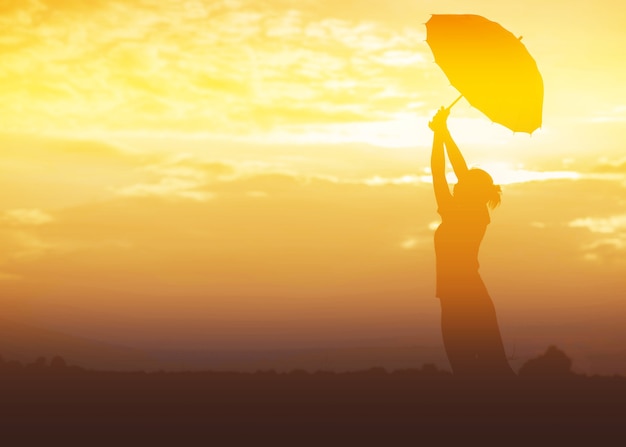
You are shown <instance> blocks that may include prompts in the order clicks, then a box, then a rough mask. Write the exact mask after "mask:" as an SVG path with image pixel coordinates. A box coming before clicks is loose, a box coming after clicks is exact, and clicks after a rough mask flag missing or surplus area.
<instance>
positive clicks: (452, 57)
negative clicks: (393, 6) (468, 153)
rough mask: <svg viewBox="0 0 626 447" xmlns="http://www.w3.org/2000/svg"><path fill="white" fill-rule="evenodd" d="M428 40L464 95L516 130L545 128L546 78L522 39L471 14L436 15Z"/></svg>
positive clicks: (430, 26) (494, 117) (436, 60)
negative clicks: (544, 99)
mask: <svg viewBox="0 0 626 447" xmlns="http://www.w3.org/2000/svg"><path fill="white" fill-rule="evenodd" d="M426 34H427V38H426V42H428V45H429V46H430V49H431V50H432V52H433V55H434V56H435V62H436V63H437V64H438V65H439V66H440V67H441V69H442V70H443V72H444V73H445V74H446V76H447V77H448V80H449V81H450V83H451V84H452V85H453V86H454V87H455V88H456V89H457V90H458V91H459V92H460V93H461V96H460V97H459V98H457V100H456V101H455V102H454V103H452V104H451V105H450V107H452V106H453V105H454V104H455V103H456V102H457V101H458V100H459V99H460V98H461V97H463V96H464V97H465V98H466V99H467V101H468V102H469V103H470V104H471V105H472V106H474V107H476V108H477V109H478V110H480V111H481V112H483V113H484V114H485V115H487V117H489V118H490V119H491V120H492V121H494V122H496V123H500V124H502V125H503V126H506V127H508V128H509V129H511V130H513V131H514V132H528V133H532V132H533V131H534V130H536V129H537V128H538V127H540V126H541V115H542V108H543V80H542V79H541V74H540V73H539V70H538V68H537V64H536V62H535V60H534V59H533V58H532V56H531V55H530V54H529V53H528V50H527V49H526V46H525V45H524V44H523V43H522V42H521V40H522V38H521V37H519V38H517V37H515V36H514V35H513V34H512V33H511V32H509V31H507V30H506V29H504V28H503V27H502V26H500V25H499V24H497V23H495V22H492V21H490V20H487V19H486V18H484V17H481V16H478V15H471V14H438V15H433V16H432V17H431V18H430V20H429V21H428V22H427V23H426Z"/></svg>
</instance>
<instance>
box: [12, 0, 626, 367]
mask: <svg viewBox="0 0 626 447" xmlns="http://www.w3.org/2000/svg"><path fill="white" fill-rule="evenodd" d="M450 13H455V14H459V13H468V14H469V13H471V14H479V15H483V16H485V17H487V18H489V19H490V20H493V21H496V22H498V23H500V24H502V26H504V27H505V28H507V29H508V30H510V31H511V32H512V33H514V34H515V35H520V36H523V42H524V44H525V45H526V47H527V48H528V50H529V52H530V53H531V54H532V56H533V57H534V59H535V60H536V62H537V65H538V67H539V70H540V72H541V74H542V77H543V81H544V86H545V99H544V109H543V124H542V126H541V128H540V129H539V130H537V131H535V132H534V133H533V134H532V135H528V134H525V133H516V134H514V133H513V132H512V131H510V130H508V129H506V128H504V127H503V126H500V125H498V124H494V123H491V122H490V120H489V119H488V118H487V117H486V116H484V115H483V114H482V113H481V112H479V111H478V110H476V109H474V108H472V107H471V106H470V105H469V104H468V103H467V102H466V101H465V100H462V101H461V102H459V103H458V104H457V105H455V107H454V108H453V109H452V114H451V116H450V119H449V127H450V130H451V132H452V134H453V135H454V137H455V139H456V141H457V143H458V144H459V146H460V147H461V149H462V150H463V152H464V154H465V156H466V159H467V161H468V163H469V164H470V165H471V166H477V167H481V168H483V169H485V170H487V171H488V172H490V173H491V174H492V176H493V177H494V179H495V181H496V182H497V183H499V184H501V185H502V187H503V197H502V205H501V206H500V207H499V208H497V209H496V210H495V211H493V212H492V216H491V224H490V226H489V230H488V231H487V236H486V238H485V241H484V243H483V246H482V249H481V253H480V263H481V274H482V275H483V277H484V279H485V282H486V284H487V287H488V288H489V290H490V293H491V295H492V296H493V299H494V302H495V303H496V307H497V308H498V310H499V317H500V321H501V326H502V332H503V338H504V339H505V345H506V347H507V350H508V351H511V349H513V345H515V346H516V348H515V349H517V352H518V353H522V354H521V355H522V356H523V355H525V354H524V353H526V354H527V355H531V354H534V353H536V352H539V351H543V350H544V349H545V346H546V345H548V344H556V345H558V346H561V347H563V348H564V349H565V350H566V351H567V350H568V349H569V352H570V353H571V354H572V355H573V356H574V357H575V362H576V365H578V367H579V368H580V369H582V370H585V371H608V372H620V373H626V361H625V360H623V359H621V360H620V359H614V358H613V357H614V356H613V353H614V352H616V351H615V349H616V346H623V344H624V342H626V330H624V327H623V324H621V322H622V321H623V319H624V317H626V304H625V303H624V298H623V297H624V296H626V281H624V277H623V272H624V271H625V268H626V191H625V188H626V178H625V173H626V158H625V157H626V155H625V152H624V147H625V145H626V134H624V126H625V124H626V86H625V84H624V79H626V59H624V58H623V57H622V53H623V44H624V42H626V27H624V26H623V25H624V24H623V16H624V6H623V5H622V4H621V2H618V1H610V0H600V1H596V2H582V1H573V2H568V3H563V2H545V1H539V0H531V1H527V2H523V3H520V4H512V3H510V2H496V1H487V0H484V1H475V2H471V8H469V7H468V2H463V1H447V0H444V1H440V2H436V3H434V2H419V1H409V0H389V1H385V2H373V1H363V2H354V1H343V0H333V1H329V0H320V1H317V2H300V1H295V0H285V1H279V0H270V1H266V2H247V1H236V0H222V1H212V0H204V1H202V0H196V1H180V0H143V1H139V0H136V1H135V0H133V1H127V0H125V1H115V0H111V1H90V2H87V1H85V2H83V1H76V0H23V1H19V2H18V1H13V2H4V3H3V4H2V6H0V30H1V31H0V97H1V99H2V101H0V114H1V116H2V119H1V120H0V132H1V133H0V142H1V147H2V152H1V155H0V186H1V189H0V190H1V191H2V195H1V199H0V248H1V250H0V297H1V298H0V305H1V306H2V307H1V308H0V309H1V312H2V313H3V315H4V316H6V317H7V318H13V319H17V320H20V321H25V322H30V323H33V324H37V325H41V326H45V327H49V328H53V329H56V330H59V331H62V332H66V333H69V334H75V335H79V336H85V337H91V338H95V339H99V340H105V341H109V342H114V343H118V344H123V345H128V346H137V347H155V346H158V347H171V348H173V349H174V348H201V349H231V348H232V349H261V348H263V349H270V348H284V347H290V348H300V347H319V346H322V347H323V346H330V347H332V346H339V345H346V344H354V345H359V344H362V343H367V340H386V339H398V338H402V339H405V340H407V341H406V342H407V343H409V344H424V345H429V344H432V345H433V346H440V341H439V337H440V335H439V333H438V324H439V320H438V318H439V308H438V302H437V300H436V299H435V298H434V253H433V243H432V238H433V231H434V228H436V223H437V222H438V216H437V214H436V205H435V201H434V198H433V195H432V185H431V178H430V172H429V168H428V166H429V157H430V144H431V140H432V133H431V131H430V130H429V129H428V125H427V123H428V121H429V119H430V118H431V117H432V115H433V113H434V112H435V111H436V110H437V109H438V108H439V107H440V106H441V105H448V104H449V103H451V102H452V101H453V100H454V99H455V98H456V96H457V95H458V92H457V91H456V90H455V89H454V87H452V86H450V84H449V82H448V80H447V78H446V76H445V74H444V73H443V72H442V70H441V69H440V68H439V67H438V66H437V65H436V64H435V63H434V60H433V55H432V53H431V51H430V48H429V47H428V45H427V43H426V42H425V38H426V28H425V26H424V23H425V22H427V21H428V19H429V18H430V15H431V14H450ZM583 30H584V32H582V31H583ZM450 180H451V181H452V182H454V181H455V179H454V177H453V175H452V173H450ZM590 334H593V335H592V336H591V335H590ZM363 340H365V341H363ZM582 340H584V343H583V342H582Z"/></svg>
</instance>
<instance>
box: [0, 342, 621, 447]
mask: <svg viewBox="0 0 626 447" xmlns="http://www.w3.org/2000/svg"><path fill="white" fill-rule="evenodd" d="M546 355H547V353H546ZM546 355H544V357H546ZM544 360H545V358H544ZM561 363H562V362H561ZM529 365H530V366H529ZM546 365H547V366H546ZM555 365H556V366H555ZM520 373H521V375H520V377H518V378H516V379H515V380H508V381H498V380H487V379H484V380H459V379H455V378H454V377H452V376H451V375H450V374H449V373H447V372H445V371H439V370H437V369H436V368H435V367H434V366H428V365H425V366H424V367H423V368H422V369H420V370H406V371H394V372H387V371H385V370H383V369H371V370H368V371H360V372H353V373H339V374H335V373H330V372H318V373H312V374H311V373H306V372H304V371H294V372H291V373H284V374H278V373H275V372H272V371H266V372H258V373H256V374H244V373H218V372H193V373H142V372H137V373H119V372H96V371H86V370H83V369H80V368H76V367H68V366H66V365H65V364H64V362H63V361H62V360H60V359H58V358H57V359H55V360H53V362H52V363H50V364H48V363H47V362H45V361H43V359H40V360H39V362H38V363H37V362H36V363H34V364H31V365H26V366H22V365H19V364H17V363H15V362H2V361H0V396H1V397H0V411H1V413H2V414H1V415H0V440H1V441H0V442H2V444H1V445H6V446H21V445H28V446H29V445H55V446H56V445H83V446H90V445H116V446H117V445H133V446H143V445H147V446H149V445H172V446H178V445H215V446H232V445H235V446H239V445H242V446H248V445H255V446H257V445H261V446H265V445H268V446H272V445H287V446H300V445H319V446H353V445H354V446H360V445H379V446H404V445H414V446H417V445H425V446H430V445H471V446H474V445H499V446H508V445H528V446H535V445H550V446H562V445H588V446H601V445H626V443H625V441H626V379H625V378H623V377H617V376H616V377H596V376H594V377H588V376H581V375H575V374H572V373H571V372H570V371H568V370H567V368H566V367H565V366H563V365H561V369H559V366H558V361H557V362H556V363H555V362H553V363H552V364H550V363H549V362H548V363H546V362H545V361H544V363H543V366H542V364H541V362H539V363H537V362H535V364H533V363H532V361H531V362H529V364H527V365H525V369H524V368H522V370H521V371H520Z"/></svg>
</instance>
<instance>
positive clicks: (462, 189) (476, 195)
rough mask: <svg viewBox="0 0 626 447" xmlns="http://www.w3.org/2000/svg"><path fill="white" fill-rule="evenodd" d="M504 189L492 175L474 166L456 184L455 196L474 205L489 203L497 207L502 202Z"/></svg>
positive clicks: (490, 206) (492, 206)
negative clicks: (501, 196) (494, 180)
mask: <svg viewBox="0 0 626 447" xmlns="http://www.w3.org/2000/svg"><path fill="white" fill-rule="evenodd" d="M501 193H502V190H501V189H500V186H499V185H494V184H493V179H492V178H491V176H490V175H489V174H488V173H487V172H485V171H483V170H482V169H477V168H473V169H470V170H468V171H467V172H466V173H465V175H464V176H463V177H462V178H460V179H459V182H458V183H457V184H456V185H454V197H455V199H458V200H461V201H463V202H466V203H471V204H473V205H479V204H480V205H484V204H486V205H488V206H489V208H495V207H496V206H498V205H499V204H500V200H501V199H500V194H501Z"/></svg>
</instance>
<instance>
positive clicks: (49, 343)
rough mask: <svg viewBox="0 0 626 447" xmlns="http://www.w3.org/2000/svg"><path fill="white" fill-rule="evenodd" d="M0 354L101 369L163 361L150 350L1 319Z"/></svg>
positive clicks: (142, 367) (141, 367)
mask: <svg viewBox="0 0 626 447" xmlns="http://www.w3.org/2000/svg"><path fill="white" fill-rule="evenodd" d="M0 355H1V356H2V357H3V358H4V359H5V360H18V361H20V362H28V363H30V362H32V361H33V360H35V359H36V358H38V357H46V358H48V360H49V359H51V358H52V357H54V356H57V355H58V356H61V357H63V358H64V359H65V360H66V361H67V362H68V363H70V364H73V365H77V366H81V367H84V368H88V369H98V370H119V371H122V370H125V371H130V370H150V369H158V368H159V367H160V365H161V363H159V362H157V361H155V360H154V359H152V358H151V357H150V356H149V355H147V354H146V353H144V352H142V351H139V350H135V349H130V348H125V347H118V346H113V345H109V344H106V343H102V342H98V341H94V340H88V339H84V338H80V337H74V336H71V335H67V334H63V333H60V332H55V331H51V330H47V329H42V328H38V327H35V326H31V325H28V324H24V323H18V322H16V321H12V320H7V319H0Z"/></svg>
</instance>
